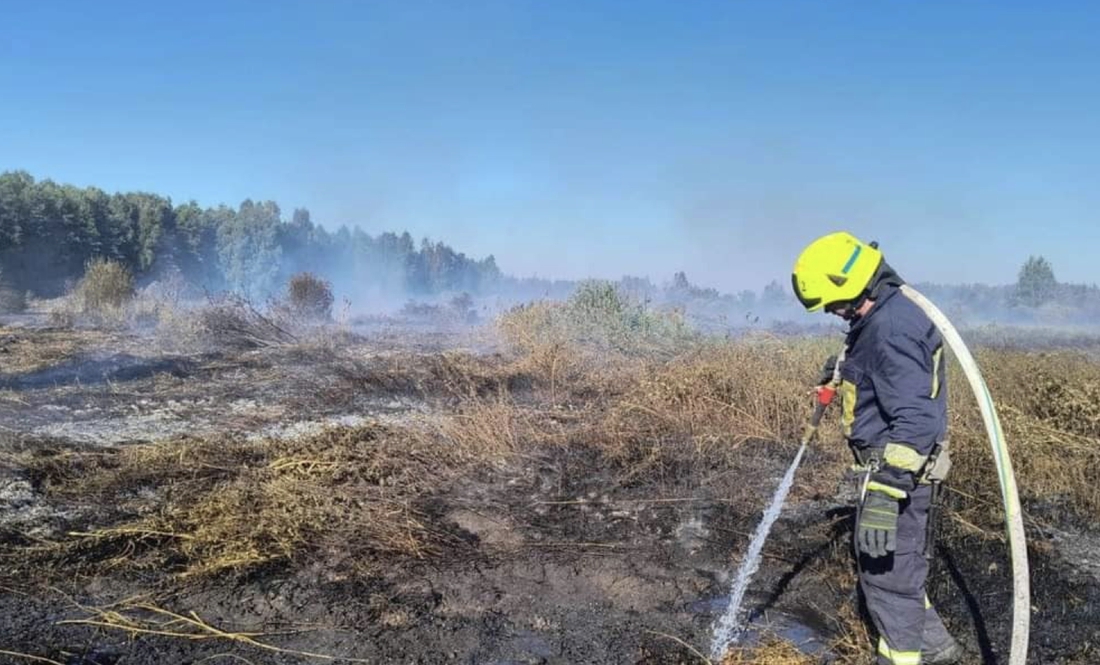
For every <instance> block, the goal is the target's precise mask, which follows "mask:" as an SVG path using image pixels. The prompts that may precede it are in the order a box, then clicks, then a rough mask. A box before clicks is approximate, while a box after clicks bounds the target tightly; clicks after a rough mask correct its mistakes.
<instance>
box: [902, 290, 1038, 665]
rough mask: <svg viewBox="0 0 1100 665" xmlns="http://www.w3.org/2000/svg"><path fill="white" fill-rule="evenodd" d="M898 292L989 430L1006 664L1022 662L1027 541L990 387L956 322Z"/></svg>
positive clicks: (1027, 617) (916, 295) (1027, 610)
mask: <svg viewBox="0 0 1100 665" xmlns="http://www.w3.org/2000/svg"><path fill="white" fill-rule="evenodd" d="M901 292H902V293H904V294H905V295H906V297H908V298H909V299H910V300H912V301H913V302H914V303H916V305H917V306H918V307H920V308H921V309H922V310H923V311H924V313H925V314H927V315H928V318H930V319H931V320H932V323H934V324H935V325H936V328H938V329H939V331H940V334H942V335H943V338H944V340H945V341H946V342H947V345H948V346H949V347H951V350H952V351H953V352H954V354H955V357H956V358H957V359H958V361H959V364H960V365H962V369H963V373H964V374H966V379H967V381H969V382H970V388H971V390H973V391H974V397H975V398H976V399H977V400H978V408H980V409H981V412H982V420H983V421H984V422H985V431H986V432H987V433H988V434H989V445H990V446H991V447H992V448H993V459H994V461H995V462H996V464H997V477H998V478H999V479H1000V482H1001V500H1002V501H1003V502H1004V508H1005V529H1006V531H1007V532H1008V545H1009V549H1010V551H1011V553H1012V596H1013V600H1012V650H1011V652H1010V655H1009V657H1008V665H1024V663H1025V662H1026V660H1027V640H1028V631H1029V626H1030V623H1031V591H1030V578H1029V576H1028V565H1027V542H1026V541H1025V539H1024V521H1023V515H1022V513H1021V511H1020V497H1019V494H1018V493H1017V491H1016V476H1015V474H1013V472H1012V458H1011V457H1009V454H1008V445H1007V444H1006V442H1005V437H1004V432H1002V431H1001V421H1000V419H998V418H997V410H996V408H994V406H993V398H992V397H991V396H990V394H989V388H988V387H987V386H986V385H985V381H984V380H983V379H982V373H981V372H980V371H979V370H978V364H977V363H975V362H974V356H972V355H970V350H969V349H967V348H966V344H964V343H963V341H962V337H960V336H959V333H958V331H956V330H955V326H953V325H951V322H950V321H948V320H947V317H946V316H944V314H943V312H941V311H940V310H939V308H938V307H936V306H935V305H933V304H932V302H931V301H930V300H928V298H925V297H924V296H923V295H921V293H920V292H919V291H917V290H916V289H914V288H913V287H911V286H909V285H904V286H902V287H901Z"/></svg>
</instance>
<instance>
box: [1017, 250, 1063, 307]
mask: <svg viewBox="0 0 1100 665" xmlns="http://www.w3.org/2000/svg"><path fill="white" fill-rule="evenodd" d="M1057 290H1058V280H1056V279H1055V278H1054V268H1053V267H1051V265H1050V262H1049V261H1047V260H1046V259H1045V258H1043V257H1041V256H1029V257H1028V259H1027V261H1026V262H1025V263H1024V265H1023V267H1021V268H1020V275H1019V277H1018V278H1017V279H1016V294H1015V296H1016V302H1017V303H1018V304H1021V305H1026V306H1028V307H1038V306H1039V305H1042V304H1043V303H1044V302H1047V301H1048V300H1050V299H1051V298H1053V297H1054V295H1055V293H1056V292H1057Z"/></svg>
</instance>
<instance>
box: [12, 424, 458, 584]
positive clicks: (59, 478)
mask: <svg viewBox="0 0 1100 665" xmlns="http://www.w3.org/2000/svg"><path fill="white" fill-rule="evenodd" d="M461 457H462V456H461V455H459V454H458V453H457V452H456V451H453V450H450V449H447V448H440V447H439V446H438V445H437V444H435V443H433V442H431V441H429V439H428V437H426V436H423V435H418V434H415V433H411V432H406V431H401V430H391V429H385V428H382V427H379V426H374V425H367V426H362V427H338V428H332V429H328V430H326V431H324V432H323V433H321V434H318V435H315V436H310V437H304V438H301V439H294V440H281V439H265V440H256V441H248V440H241V439H217V440H187V439H184V440H179V441H176V442H173V443H169V444H164V443H161V444H153V445H142V446H130V447H127V448H124V449H121V450H119V451H118V452H117V453H116V454H113V455H102V454H92V453H89V454H82V453H78V452H71V451H70V452H65V453H62V454H59V455H55V456H50V455H41V454H38V455H27V456H25V457H24V458H23V459H22V460H21V462H22V465H23V466H24V467H25V468H26V469H28V472H29V473H32V474H37V475H38V477H39V478H40V480H46V481H48V482H45V483H44V486H46V487H47V489H48V491H47V496H49V497H51V499H52V500H55V501H61V502H62V503H64V500H65V499H68V500H70V501H72V502H74V503H75V502H87V500H88V499H89V497H90V496H92V495H94V496H96V497H97V498H98V499H99V500H98V501H97V504H98V505H108V506H113V507H114V510H113V511H112V512H111V514H99V515H95V516H92V517H91V518H89V519H90V521H89V522H88V523H84V524H81V525H80V526H79V528H72V529H70V538H68V539H66V540H62V541H60V542H57V543H55V544H54V547H53V548H52V549H48V550H47V553H46V554H45V555H44V556H47V557H48V558H49V559H50V561H48V562H41V561H39V562H37V563H38V564H43V563H45V564H46V567H48V566H49V565H53V566H57V565H62V564H64V562H68V564H69V565H71V564H73V563H74V562H79V565H91V566H93V567H94V566H96V565H108V566H114V567H124V568H133V567H137V568H141V567H159V568H166V569H169V570H173V571H175V572H177V573H180V574H183V575H206V574H212V573H217V572H220V571H226V570H238V571H239V570H245V569H250V568H255V567H257V566H260V565H264V564H271V563H287V562H291V561H297V560H300V559H304V558H310V557H314V558H318V557H319V558H322V559H324V560H327V561H330V562H331V563H333V565H334V566H337V567H339V566H341V565H343V566H346V567H348V568H351V569H353V570H359V569H365V568H367V567H369V565H370V564H371V562H372V561H373V559H374V557H376V556H377V555H380V554H386V555H391V556H412V557H423V556H427V555H430V554H432V553H434V552H438V551H439V548H440V547H441V545H442V544H443V543H446V542H448V538H449V537H448V536H447V534H446V532H445V530H443V529H440V528H437V527H435V526H433V525H432V523H431V520H430V519H429V518H427V517H425V516H424V515H422V514H421V513H420V511H419V509H418V507H417V506H418V505H419V502H420V501H421V500H422V499H423V498H424V497H426V496H427V495H428V494H430V493H431V492H432V491H434V488H436V487H437V486H438V483H439V482H440V480H441V479H445V478H447V477H448V476H449V474H450V473H452V472H453V471H454V470H455V469H457V468H458V467H459V466H460V463H461ZM140 488H145V490H147V491H145V492H140V491H136V490H138V489H140ZM51 562H52V563H51ZM28 564H30V565H35V562H31V561H30V560H29V559H28ZM38 567H39V568H42V566H38Z"/></svg>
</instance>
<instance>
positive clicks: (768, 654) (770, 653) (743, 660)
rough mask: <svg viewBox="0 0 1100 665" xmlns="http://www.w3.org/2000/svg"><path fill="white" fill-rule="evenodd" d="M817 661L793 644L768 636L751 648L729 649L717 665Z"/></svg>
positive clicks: (806, 664) (802, 664)
mask: <svg viewBox="0 0 1100 665" xmlns="http://www.w3.org/2000/svg"><path fill="white" fill-rule="evenodd" d="M816 662H817V659H815V658H814V657H812V656H810V655H809V654H806V653H803V652H801V651H799V650H798V647H796V646H795V645H794V644H791V643H790V642H788V641H787V640H784V639H781V638H779V637H775V636H769V637H767V638H765V639H764V640H762V641H761V642H760V643H759V644H757V645H755V646H751V647H741V648H736V649H731V650H730V651H727V652H726V655H725V657H724V658H722V660H721V661H719V665H814V663H816Z"/></svg>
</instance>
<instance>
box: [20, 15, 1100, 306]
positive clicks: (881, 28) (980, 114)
mask: <svg viewBox="0 0 1100 665" xmlns="http://www.w3.org/2000/svg"><path fill="white" fill-rule="evenodd" d="M162 5H163V6H162ZM1097 34H1100V9H1098V8H1097V6H1096V5H1095V4H1094V3H1087V2H1079V3H1078V2H1052V3H1038V2H1027V3H1025V2H1012V1H1005V0H1001V1H998V2H973V1H958V2H934V1H929V0H923V1H920V2H915V1H914V2H900V1H891V2H887V1H881V0H879V1H875V2H840V1H836V2H823V1H821V0H812V1H807V2H779V1H773V2H748V1H741V0H727V1H724V2H702V1H699V2H684V1H669V2H647V1H644V0H633V1H630V2H626V1H622V2H599V1H592V0H589V1H586V2H566V1H564V0H562V1H556V2H521V1H518V0H516V1H501V2H478V1H475V0H462V1H461V2H420V1H417V0H401V1H394V2H316V3H305V2H302V3H280V2H255V3H241V2H189V3H175V6H171V7H170V6H168V4H167V3H150V2H97V3H88V2H47V1H43V2H38V3H9V4H7V6H5V7H4V9H3V21H2V22H0V170H7V169H13V168H20V169H26V170H28V171H30V172H31V173H32V174H33V175H35V176H37V177H50V178H53V179H55V180H59V181H63V182H71V183H74V184H77V185H95V186H98V187H101V188H104V189H107V190H112V191H113V190H149V191H155V192H158V193H162V194H166V195H169V196H171V197H172V198H173V200H174V201H176V202H181V201H185V200H188V199H196V200H197V201H199V202H200V203H202V204H204V205H213V204H217V203H222V202H225V203H229V204H233V205H235V204H237V203H239V202H240V201H241V200H242V199H244V198H246V197H251V198H254V199H274V200H276V201H278V202H279V203H280V205H281V206H282V207H283V209H284V211H285V212H286V213H287V214H288V215H289V213H290V211H291V210H292V209H293V208H295V207H307V208H309V209H310V211H311V212H312V213H313V217H314V220H315V221H319V222H321V223H323V224H324V225H326V226H329V227H332V228H334V227H336V226H337V225H339V224H341V223H354V224H359V225H360V226H362V227H363V228H364V229H365V230H367V231H369V232H372V233H378V232H381V231H384V230H405V229H407V230H408V231H409V232H411V233H412V234H413V235H414V236H417V237H421V236H430V237H432V238H433V239H441V240H444V241H446V242H448V243H450V244H451V245H453V246H455V247H456V248H458V249H460V250H462V251H465V252H467V253H469V254H473V255H477V256H483V255H486V254H490V253H492V254H494V255H496V257H497V259H498V262H499V264H500V265H501V267H502V268H504V269H505V270H507V271H509V272H512V273H515V274H520V275H529V274H538V275H540V276H557V277H581V276H600V277H617V276H619V275H621V274H623V273H629V274H635V275H645V274H648V275H650V276H651V277H653V278H654V279H655V280H656V281H662V280H666V279H668V278H669V277H670V276H671V274H672V272H673V271H675V270H686V271H687V273H688V276H689V277H690V278H692V279H693V281H698V282H702V283H704V284H707V285H710V286H714V287H717V288H719V289H721V290H725V291H733V290H737V289H740V288H745V287H751V288H757V287H759V286H761V285H762V284H764V283H765V282H767V281H768V280H770V279H773V278H778V279H780V280H783V281H784V282H785V281H786V276H787V274H788V273H789V270H790V267H791V264H792V263H793V260H794V257H795V256H796V255H797V253H798V251H799V250H800V249H801V247H802V246H803V245H804V244H805V243H807V242H809V241H810V240H811V239H813V238H814V237H816V236H817V235H820V234H822V233H826V232H828V231H831V230H835V229H838V228H847V229H850V230H852V231H854V232H856V233H857V234H860V235H862V236H864V237H865V238H867V239H878V240H879V241H880V242H881V243H882V245H883V248H884V250H885V251H886V253H887V257H888V259H889V260H891V263H893V264H894V265H895V266H896V267H897V268H898V269H899V271H900V272H901V273H902V274H903V275H905V276H907V277H909V278H910V279H913V280H918V281H921V280H935V281H949V282H976V281H985V282H992V283H1005V282H1010V281H1012V280H1014V278H1015V275H1016V271H1017V270H1018V268H1019V266H1020V264H1021V263H1022V262H1023V261H1024V259H1026V257H1027V255H1028V254H1031V253H1036V254H1043V255H1045V256H1047V257H1048V258H1049V259H1050V260H1051V261H1052V263H1053V264H1054V267H1055V271H1056V273H1057V275H1058V277H1059V278H1060V279H1063V280H1066V281H1087V282H1098V281H1100V275H1098V273H1100V270H1098V269H1097V268H1096V261H1095V259H1094V258H1093V257H1094V255H1095V248H1096V247H1097V246H1098V245H1100V187H1098V186H1097V185H1096V181H1097V179H1098V178H1097V176H1098V174H1100V122H1098V120H1097V119H1098V118H1100V76H1098V74H1100V40H1098V39H1097V38H1096V35H1097Z"/></svg>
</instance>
